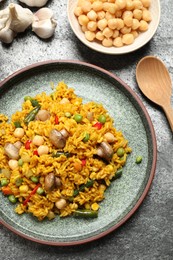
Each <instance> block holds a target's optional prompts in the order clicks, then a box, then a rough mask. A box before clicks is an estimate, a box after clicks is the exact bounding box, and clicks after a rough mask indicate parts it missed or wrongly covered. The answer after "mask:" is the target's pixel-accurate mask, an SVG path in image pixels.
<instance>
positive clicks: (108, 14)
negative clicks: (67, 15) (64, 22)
mask: <svg viewBox="0 0 173 260" xmlns="http://www.w3.org/2000/svg"><path fill="white" fill-rule="evenodd" d="M150 5H151V0H78V2H77V6H76V7H75V9H74V14H75V16H76V17H77V20H78V23H79V25H80V26H81V30H82V31H83V33H84V34H85V38H86V39H87V40H88V41H90V42H92V41H96V42H99V43H101V44H102V45H103V46H105V47H111V46H115V47H122V46H124V45H129V44H132V43H133V42H134V40H135V38H137V37H138V35H139V34H140V33H142V32H145V31H147V30H148V27H149V23H150V21H151V13H150V11H149V8H150Z"/></svg>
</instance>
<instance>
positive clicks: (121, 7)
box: [116, 0, 126, 9]
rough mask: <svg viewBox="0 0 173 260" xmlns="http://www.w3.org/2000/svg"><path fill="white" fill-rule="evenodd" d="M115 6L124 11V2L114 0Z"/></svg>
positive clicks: (124, 0) (123, 0) (122, 0)
mask: <svg viewBox="0 0 173 260" xmlns="http://www.w3.org/2000/svg"><path fill="white" fill-rule="evenodd" d="M116 4H117V6H118V8H119V9H124V8H125V7H126V0H116Z"/></svg>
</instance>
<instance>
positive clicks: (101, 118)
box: [98, 115, 106, 124]
mask: <svg viewBox="0 0 173 260" xmlns="http://www.w3.org/2000/svg"><path fill="white" fill-rule="evenodd" d="M98 121H99V122H100V123H102V124H104V123H105V122H106V117H105V116H104V115H100V116H99V117H98Z"/></svg>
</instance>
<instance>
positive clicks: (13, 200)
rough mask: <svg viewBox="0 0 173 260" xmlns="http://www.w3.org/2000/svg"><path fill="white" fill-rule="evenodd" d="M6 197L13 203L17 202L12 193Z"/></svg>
mask: <svg viewBox="0 0 173 260" xmlns="http://www.w3.org/2000/svg"><path fill="white" fill-rule="evenodd" d="M8 199H9V201H10V202H11V203H13V204H15V203H16V202H17V198H16V197H15V196H14V195H9V196H8Z"/></svg>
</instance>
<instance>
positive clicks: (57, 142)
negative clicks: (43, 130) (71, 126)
mask: <svg viewBox="0 0 173 260" xmlns="http://www.w3.org/2000/svg"><path fill="white" fill-rule="evenodd" d="M68 136H69V133H68V132H67V131H66V130H65V129H63V130H61V131H58V130H56V129H52V130H51V131H50V134H49V139H50V141H51V143H52V144H53V145H54V146H55V147H56V148H64V147H65V145H66V139H67V137H68Z"/></svg>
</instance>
